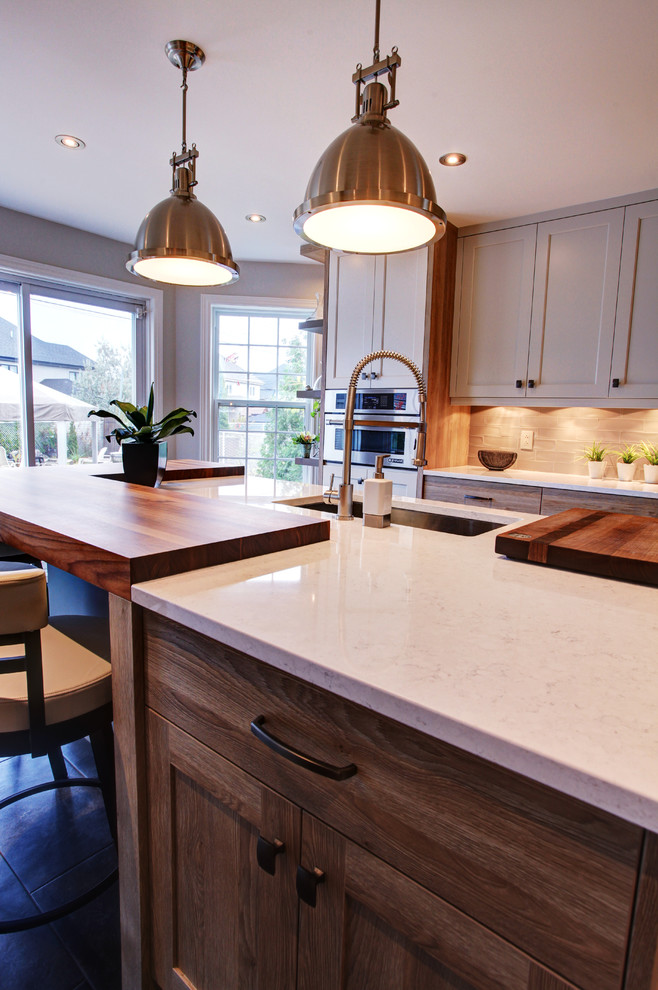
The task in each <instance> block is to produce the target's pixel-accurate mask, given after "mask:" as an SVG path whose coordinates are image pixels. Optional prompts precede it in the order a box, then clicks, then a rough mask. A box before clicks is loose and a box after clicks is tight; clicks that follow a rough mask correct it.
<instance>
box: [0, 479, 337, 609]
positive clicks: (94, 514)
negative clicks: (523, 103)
mask: <svg viewBox="0 0 658 990" xmlns="http://www.w3.org/2000/svg"><path fill="white" fill-rule="evenodd" d="M328 538H329V522H328V521H327V520H316V519H309V518H304V517H301V516H297V515H293V514H285V513H277V512H275V511H273V510H271V509H266V508H261V507H260V506H249V505H240V504H238V505H236V504H231V502H230V501H228V500H227V501H226V502H224V501H223V500H220V499H215V500H212V501H210V500H207V499H201V498H197V497H196V496H194V495H188V494H186V493H184V492H180V491H168V490H166V489H164V488H157V489H153V488H144V487H141V486H139V485H130V484H126V483H125V482H121V481H118V480H117V479H115V478H107V477H98V476H94V475H91V474H82V473H78V472H77V470H76V468H70V467H67V468H64V467H63V468H43V467H35V468H24V469H20V470H5V471H2V473H1V474H0V541H2V542H5V543H9V544H11V545H12V546H14V547H17V548H18V549H20V550H23V551H25V552H28V553H31V554H33V555H34V556H35V557H39V558H40V559H42V560H45V561H47V562H48V563H50V564H53V565H54V566H56V567H60V568H61V569H62V570H65V571H68V572H70V573H71V574H75V575H76V576H77V577H80V578H82V579H83V580H85V581H89V582H90V583H91V584H94V585H97V586H98V587H100V588H104V589H105V590H107V591H109V592H111V593H112V594H115V595H119V596H120V597H122V598H127V599H129V598H130V587H131V585H132V584H134V583H135V582H138V581H148V580H150V579H152V578H156V577H165V576H167V575H171V574H180V573H182V572H183V571H190V570H195V569H197V568H200V567H207V566H210V565H213V564H223V563H226V562H228V561H236V560H244V559H246V558H248V557H257V556H260V555H261V554H266V553H272V552H274V551H278V550H287V549H290V548H292V547H300V546H306V545H308V544H310V543H317V542H319V541H322V540H326V539H328Z"/></svg>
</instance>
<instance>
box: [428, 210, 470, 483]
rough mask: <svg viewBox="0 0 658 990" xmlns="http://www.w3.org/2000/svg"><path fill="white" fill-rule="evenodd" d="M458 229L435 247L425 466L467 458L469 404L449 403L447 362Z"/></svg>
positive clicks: (450, 228) (452, 229)
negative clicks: (455, 404)
mask: <svg viewBox="0 0 658 990" xmlns="http://www.w3.org/2000/svg"><path fill="white" fill-rule="evenodd" d="M456 268H457V228H456V227H455V226H453V224H451V223H448V225H447V227H446V232H445V234H444V236H443V237H442V238H441V240H440V241H438V242H437V243H436V244H435V246H434V260H433V269H432V312H431V319H430V340H429V356H428V362H427V420H428V423H427V453H426V458H427V466H428V467H430V468H443V467H453V466H457V465H460V464H466V463H467V461H468V438H469V430H470V421H471V407H470V406H451V405H450V361H451V355H452V324H453V314H454V308H455V279H456Z"/></svg>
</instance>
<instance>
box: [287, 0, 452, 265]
mask: <svg viewBox="0 0 658 990" xmlns="http://www.w3.org/2000/svg"><path fill="white" fill-rule="evenodd" d="M379 8H380V0H377V3H376V19H375V47H374V63H373V64H372V65H371V66H368V67H367V68H365V69H364V68H363V67H362V66H361V65H358V66H357V70H356V72H355V73H354V75H353V76H352V81H353V82H354V83H355V85H356V86H357V94H356V114H355V116H354V117H353V118H352V126H351V127H349V128H348V129H347V130H346V131H344V132H343V133H342V134H341V135H339V137H337V138H336V139H335V141H332V143H331V144H330V145H329V147H328V148H327V150H326V151H325V152H324V154H323V155H322V156H321V157H320V160H319V161H318V163H317V165H316V166H315V168H314V170H313V173H312V174H311V178H310V180H309V183H308V186H307V187H306V194H305V196H304V202H303V203H301V205H300V206H298V207H297V209H296V210H295V212H294V215H293V225H294V228H295V230H296V232H297V233H298V234H299V235H300V236H301V237H303V238H304V239H305V240H307V241H310V242H311V243H312V244H318V245H320V246H321V247H327V248H333V249H335V250H340V251H346V252H350V253H355V254H397V253H399V252H401V251H410V250H412V249H413V248H417V247H421V246H422V245H423V244H427V243H429V242H430V241H433V240H438V238H440V237H442V236H443V234H444V233H445V227H446V215H445V212H444V211H443V210H442V209H441V207H440V206H438V204H437V202H436V192H435V189H434V183H433V181H432V176H431V175H430V171H429V169H428V167H427V165H426V163H425V161H424V159H423V156H422V155H421V153H420V152H419V150H418V148H417V147H416V146H415V144H414V143H413V142H412V141H410V140H409V138H407V137H405V135H404V134H403V133H402V132H401V131H399V130H397V128H395V127H393V126H392V125H391V122H390V121H389V119H388V117H387V115H386V111H387V110H390V109H392V108H393V107H396V106H397V105H398V102H399V101H398V100H396V99H395V74H396V70H397V68H398V67H399V66H400V65H401V64H402V60H401V58H400V56H399V55H398V52H397V49H395V48H394V49H393V50H392V53H391V55H389V56H387V57H386V58H385V59H382V60H380V58H379ZM384 74H386V75H388V79H389V85H390V97H389V93H388V91H387V89H386V87H385V86H384V85H383V84H382V83H381V82H378V81H377V77H378V76H379V75H384ZM367 80H374V81H372V82H369V83H368V85H367V86H365V89H364V90H363V91H362V86H364V84H365V83H366V81H367Z"/></svg>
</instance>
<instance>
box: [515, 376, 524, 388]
mask: <svg viewBox="0 0 658 990" xmlns="http://www.w3.org/2000/svg"><path fill="white" fill-rule="evenodd" d="M514 387H515V388H523V379H522V378H517V379H516V382H515V383H514Z"/></svg>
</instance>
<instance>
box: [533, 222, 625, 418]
mask: <svg viewBox="0 0 658 990" xmlns="http://www.w3.org/2000/svg"><path fill="white" fill-rule="evenodd" d="M623 220H624V210H623V209H616V210H603V211H600V212H597V213H589V214H585V215H583V216H576V217H567V218H565V219H562V220H551V221H548V222H545V223H540V224H539V225H538V232H537V261H536V265H535V283H534V295H533V305H532V325H531V332H530V353H529V358H528V391H527V395H528V397H530V398H533V397H534V398H536V399H545V398H548V399H553V398H571V399H578V398H607V396H608V390H609V382H610V361H611V355H612V340H613V335H614V324H615V309H616V305H617V286H618V282H619V263H620V258H621V241H622V229H623ZM533 383H534V385H533Z"/></svg>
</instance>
